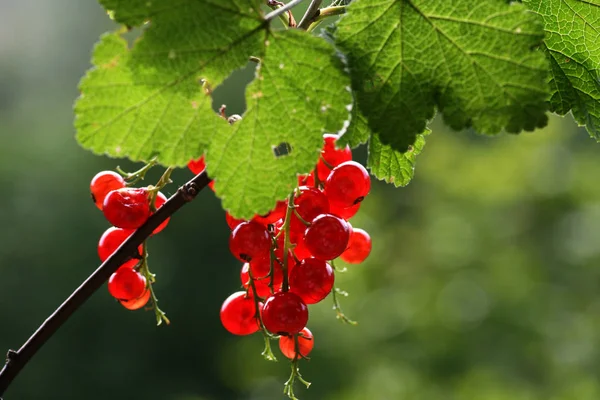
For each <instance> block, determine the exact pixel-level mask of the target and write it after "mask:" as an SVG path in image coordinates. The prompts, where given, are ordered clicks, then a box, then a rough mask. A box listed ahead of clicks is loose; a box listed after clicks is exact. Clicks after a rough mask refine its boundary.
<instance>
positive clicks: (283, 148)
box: [273, 142, 292, 158]
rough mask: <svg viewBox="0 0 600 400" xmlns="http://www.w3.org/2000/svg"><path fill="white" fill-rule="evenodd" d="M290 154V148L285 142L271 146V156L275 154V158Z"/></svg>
mask: <svg viewBox="0 0 600 400" xmlns="http://www.w3.org/2000/svg"><path fill="white" fill-rule="evenodd" d="M291 152H292V146H290V144H289V143H287V142H283V143H279V144H278V145H277V146H273V154H275V157H277V158H279V157H283V156H287V155H289V154H290V153H291Z"/></svg>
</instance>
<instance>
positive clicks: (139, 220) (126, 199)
mask: <svg viewBox="0 0 600 400" xmlns="http://www.w3.org/2000/svg"><path fill="white" fill-rule="evenodd" d="M102 211H103V212H104V217H106V219H107V220H108V222H110V223H111V224H112V225H114V226H116V227H118V228H123V229H137V228H139V227H140V226H142V225H143V224H144V222H146V220H147V219H148V217H149V216H150V201H149V200H148V189H146V188H124V189H118V190H113V191H112V192H110V193H109V194H108V195H107V196H106V198H105V199H104V207H103V209H102Z"/></svg>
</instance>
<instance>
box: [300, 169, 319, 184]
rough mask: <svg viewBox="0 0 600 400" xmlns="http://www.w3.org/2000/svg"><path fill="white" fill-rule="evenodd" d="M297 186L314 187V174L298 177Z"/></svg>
mask: <svg viewBox="0 0 600 400" xmlns="http://www.w3.org/2000/svg"><path fill="white" fill-rule="evenodd" d="M298 186H310V187H314V186H315V173H314V172H311V173H310V174H306V175H298Z"/></svg>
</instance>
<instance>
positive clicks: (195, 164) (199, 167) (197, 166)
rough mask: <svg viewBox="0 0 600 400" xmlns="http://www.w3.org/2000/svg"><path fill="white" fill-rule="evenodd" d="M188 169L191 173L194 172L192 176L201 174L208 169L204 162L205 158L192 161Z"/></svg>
mask: <svg viewBox="0 0 600 400" xmlns="http://www.w3.org/2000/svg"><path fill="white" fill-rule="evenodd" d="M187 167H188V168H189V170H190V171H192V174H194V175H198V174H199V173H201V172H202V171H204V170H205V169H206V163H205V162H204V156H202V157H200V158H198V159H197V160H191V161H190V162H189V163H188V165H187Z"/></svg>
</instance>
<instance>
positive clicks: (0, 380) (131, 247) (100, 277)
mask: <svg viewBox="0 0 600 400" xmlns="http://www.w3.org/2000/svg"><path fill="white" fill-rule="evenodd" d="M209 182H210V179H209V177H208V175H206V173H205V172H202V173H200V174H198V175H196V176H195V177H194V178H193V179H192V180H190V181H189V182H187V183H186V184H184V185H183V186H182V187H180V188H179V189H178V190H177V193H175V194H174V195H173V196H171V198H170V199H169V200H167V202H166V203H165V204H164V205H163V206H162V207H160V208H159V209H158V210H157V211H156V212H155V213H154V214H152V215H151V216H150V217H149V218H148V220H147V221H146V222H145V223H144V224H143V225H142V226H140V227H139V228H138V229H137V230H136V231H135V232H134V233H133V234H132V235H131V236H130V237H129V238H127V239H126V240H125V241H124V242H123V244H122V245H121V246H120V247H119V248H118V249H117V250H116V251H115V252H114V253H113V254H112V255H111V256H110V257H108V258H107V259H106V260H105V261H104V262H103V263H102V265H100V267H98V269H97V270H96V271H94V272H93V273H92V274H91V275H90V276H89V277H88V278H87V279H86V280H85V281H84V282H83V283H82V284H81V286H79V287H78V288H77V289H75V291H74V292H73V293H72V294H71V295H70V296H69V298H67V300H65V302H64V303H63V304H61V305H60V306H59V307H58V308H57V309H56V310H55V311H54V312H53V313H52V314H51V315H50V316H49V317H48V318H47V319H46V320H45V321H44V322H43V323H42V324H41V325H40V327H39V328H38V329H37V330H36V331H35V332H34V333H33V335H31V337H30V338H29V339H28V340H27V341H26V342H25V343H24V344H23V345H22V346H21V348H19V350H16V351H15V350H9V351H8V354H7V358H6V363H5V365H4V367H3V368H2V370H1V371H0V396H2V395H3V394H4V392H5V391H6V389H7V388H8V387H9V386H10V384H11V382H12V381H13V380H14V379H15V378H16V377H17V375H18V374H19V372H21V370H22V369H23V368H24V367H25V365H27V363H28V362H29V361H30V360H31V358H32V357H33V356H34V355H35V354H36V353H37V351H38V350H39V349H40V348H41V347H42V346H43V345H44V343H46V342H47V341H48V339H50V338H51V337H52V336H53V335H54V334H55V333H56V331H58V329H59V328H60V327H61V326H62V325H63V324H64V323H65V322H66V321H67V320H68V319H69V318H70V317H71V315H73V313H74V312H75V311H77V309H78V308H79V307H80V306H81V305H82V304H83V303H85V301H86V300H87V299H89V298H90V297H91V296H92V294H94V292H96V290H98V289H99V288H100V287H101V286H102V285H103V284H104V282H106V281H107V280H108V278H109V277H110V276H111V275H112V274H113V273H114V272H115V271H116V270H117V269H118V268H119V267H120V266H121V265H122V264H123V263H124V262H125V261H127V259H128V258H130V257H132V256H133V255H135V254H137V249H138V246H139V245H140V244H142V243H143V242H144V241H145V240H146V239H147V238H148V237H149V236H150V235H152V232H153V231H154V230H155V229H156V228H157V227H158V226H159V225H160V224H161V223H163V222H164V221H165V220H166V219H167V218H169V217H170V216H171V215H173V214H174V213H175V212H177V210H179V209H180V208H181V207H182V206H183V205H184V204H186V203H188V202H190V201H192V200H193V199H194V198H195V197H196V196H197V195H198V193H200V191H201V190H202V189H204V188H205V187H206V186H207V185H208V184H209Z"/></svg>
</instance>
